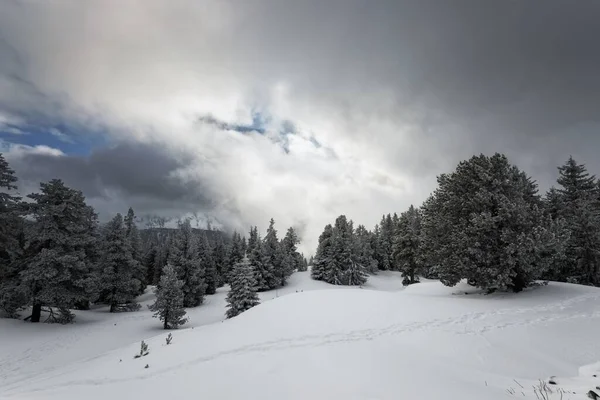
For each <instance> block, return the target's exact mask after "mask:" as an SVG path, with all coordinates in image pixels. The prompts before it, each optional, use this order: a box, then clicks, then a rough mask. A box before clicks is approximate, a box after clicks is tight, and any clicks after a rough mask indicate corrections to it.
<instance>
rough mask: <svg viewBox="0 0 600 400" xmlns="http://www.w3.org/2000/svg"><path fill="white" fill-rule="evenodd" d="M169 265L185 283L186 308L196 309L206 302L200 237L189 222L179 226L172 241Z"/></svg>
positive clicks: (184, 303) (183, 288)
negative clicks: (199, 243)
mask: <svg viewBox="0 0 600 400" xmlns="http://www.w3.org/2000/svg"><path fill="white" fill-rule="evenodd" d="M167 263H168V264H170V265H172V266H173V268H175V271H177V277H178V279H180V280H181V281H183V287H182V290H183V305H184V307H196V306H199V305H200V304H202V302H203V301H204V294H205V291H206V282H205V281H204V275H205V271H204V268H203V265H202V259H201V257H200V254H199V248H198V237H197V236H196V234H195V233H194V232H193V230H192V226H191V224H190V221H189V220H185V221H183V222H181V223H180V224H179V229H178V230H177V233H176V234H175V236H174V237H173V239H172V241H171V247H170V248H169V257H168V259H167Z"/></svg>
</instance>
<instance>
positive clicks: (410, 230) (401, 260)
mask: <svg viewBox="0 0 600 400" xmlns="http://www.w3.org/2000/svg"><path fill="white" fill-rule="evenodd" d="M421 249H422V245H421V211H420V210H419V209H418V208H415V207H414V206H412V205H411V206H410V208H409V209H408V211H405V212H403V213H402V214H401V215H400V218H399V219H398V224H397V227H396V234H395V236H394V246H393V256H394V263H395V264H396V265H397V266H398V267H399V269H400V271H401V272H402V277H403V278H404V280H403V283H404V285H410V284H413V283H416V282H419V274H420V273H421V272H422V261H423V256H422V255H421Z"/></svg>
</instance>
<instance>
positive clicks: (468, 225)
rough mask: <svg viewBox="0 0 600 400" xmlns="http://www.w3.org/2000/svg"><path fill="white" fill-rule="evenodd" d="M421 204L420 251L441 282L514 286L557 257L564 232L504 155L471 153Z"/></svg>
mask: <svg viewBox="0 0 600 400" xmlns="http://www.w3.org/2000/svg"><path fill="white" fill-rule="evenodd" d="M438 184H439V187H438V188H437V189H436V191H435V192H434V194H433V195H432V197H431V198H430V199H428V201H427V202H426V203H425V205H424V207H423V212H424V217H423V219H422V228H423V233H424V235H425V243H424V244H425V246H424V248H425V250H426V258H427V259H428V261H429V263H430V264H433V265H436V269H437V272H438V273H439V276H440V279H441V281H442V283H444V284H445V285H449V286H453V285H455V284H456V283H458V282H459V281H460V280H461V279H463V278H466V279H467V280H468V281H469V282H470V283H471V284H473V285H475V286H478V287H481V288H484V289H488V290H496V289H500V290H505V289H511V290H513V291H520V290H522V289H523V288H524V287H527V286H528V285H529V284H530V283H531V282H532V281H533V280H535V279H538V278H539V277H540V276H542V274H543V273H544V272H545V270H547V268H549V266H550V265H551V263H552V261H553V259H554V258H555V257H557V256H558V253H560V249H561V246H562V244H561V241H562V240H563V236H562V234H561V232H560V231H559V230H558V228H557V227H556V226H555V225H554V224H553V223H552V222H551V221H550V219H548V218H546V217H545V216H544V214H543V212H542V211H543V210H542V204H541V200H540V199H539V197H538V196H537V195H536V191H537V187H536V185H535V183H534V182H533V181H532V180H531V179H530V178H528V177H527V176H526V175H525V174H524V173H523V172H521V171H519V169H518V168H517V167H515V166H512V165H510V164H509V162H508V160H507V158H506V157H505V156H503V155H500V154H496V155H494V156H493V157H486V156H484V155H481V156H475V157H472V158H471V159H470V160H467V161H463V162H461V163H460V164H459V165H458V167H457V168H456V170H455V171H454V172H453V173H451V174H443V175H441V176H440V177H438Z"/></svg>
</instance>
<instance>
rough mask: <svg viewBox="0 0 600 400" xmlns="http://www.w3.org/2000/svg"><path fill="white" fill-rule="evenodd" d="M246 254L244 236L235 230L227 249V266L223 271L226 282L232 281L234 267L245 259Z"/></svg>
mask: <svg viewBox="0 0 600 400" xmlns="http://www.w3.org/2000/svg"><path fill="white" fill-rule="evenodd" d="M245 254H246V246H245V245H244V241H242V236H241V235H240V234H239V233H237V232H233V236H232V237H231V244H230V246H229V248H228V251H227V264H226V265H227V268H226V269H225V270H224V271H223V277H224V281H225V282H226V283H229V282H231V273H232V271H233V268H234V267H235V265H236V264H237V263H239V262H240V261H242V260H243V259H244V256H245Z"/></svg>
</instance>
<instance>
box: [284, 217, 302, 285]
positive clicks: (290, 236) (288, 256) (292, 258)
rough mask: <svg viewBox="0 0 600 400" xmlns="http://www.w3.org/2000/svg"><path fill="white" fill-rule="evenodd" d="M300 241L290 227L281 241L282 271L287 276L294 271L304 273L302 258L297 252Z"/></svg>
mask: <svg viewBox="0 0 600 400" xmlns="http://www.w3.org/2000/svg"><path fill="white" fill-rule="evenodd" d="M299 243H300V239H299V238H298V234H296V230H295V229H294V228H292V227H290V228H288V230H287V232H286V234H285V237H284V238H283V240H282V241H281V248H282V252H283V257H284V266H283V270H284V271H285V274H286V275H287V276H290V275H291V274H292V273H293V272H294V271H295V270H298V271H302V270H304V271H306V269H304V268H305V264H304V256H302V255H301V254H300V253H299V252H298V244H299Z"/></svg>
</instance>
